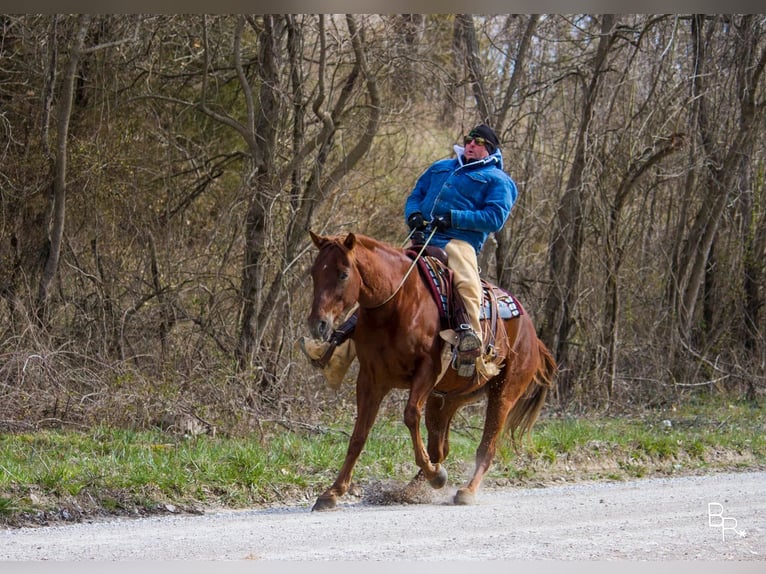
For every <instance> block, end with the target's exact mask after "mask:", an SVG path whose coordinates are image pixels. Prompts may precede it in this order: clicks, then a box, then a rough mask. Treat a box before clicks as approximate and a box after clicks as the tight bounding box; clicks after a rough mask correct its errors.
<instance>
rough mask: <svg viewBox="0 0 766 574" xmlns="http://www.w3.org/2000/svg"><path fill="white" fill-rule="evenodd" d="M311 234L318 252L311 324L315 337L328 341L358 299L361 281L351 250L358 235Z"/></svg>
mask: <svg viewBox="0 0 766 574" xmlns="http://www.w3.org/2000/svg"><path fill="white" fill-rule="evenodd" d="M309 233H310V234H311V240H312V241H313V242H314V245H316V246H317V248H319V254H318V255H317V257H316V259H315V260H314V264H313V265H312V267H311V279H312V280H313V283H314V301H313V303H312V305H311V314H310V315H309V318H308V326H309V331H310V333H311V336H312V337H315V338H316V339H320V340H323V341H326V340H328V339H329V338H330V335H332V332H333V330H334V329H335V328H336V327H337V326H338V325H339V324H340V322H341V321H342V320H343V319H345V317H346V315H347V314H348V312H349V311H350V309H351V308H352V307H353V306H354V305H355V304H356V302H357V299H358V298H359V289H360V286H361V283H362V280H361V276H360V275H359V271H358V270H357V268H356V265H355V262H354V257H353V253H352V251H353V248H354V245H355V243H356V237H355V236H354V234H353V233H349V234H348V235H347V236H346V237H345V238H344V239H341V238H331V237H322V236H319V235H316V234H315V233H314V232H312V231H309Z"/></svg>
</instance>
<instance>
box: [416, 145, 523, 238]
mask: <svg viewBox="0 0 766 574" xmlns="http://www.w3.org/2000/svg"><path fill="white" fill-rule="evenodd" d="M463 152H464V148H463V147H461V146H458V145H456V146H455V153H456V154H457V157H454V158H449V159H442V160H439V161H437V162H435V163H433V164H431V166H430V167H429V168H428V169H427V170H426V171H425V172H424V173H423V175H421V176H420V178H418V181H417V183H416V184H415V188H414V189H413V190H412V192H411V193H410V196H409V197H408V198H407V201H406V203H405V205H404V219H405V221H406V220H407V218H409V216H410V215H412V214H413V213H417V212H420V213H422V214H423V217H424V218H425V220H426V221H431V220H433V218H434V217H436V216H437V215H446V213H447V212H449V213H450V217H451V218H452V227H450V228H449V229H447V230H445V231H437V232H436V234H435V235H434V236H433V239H431V245H435V246H436V247H442V248H443V247H444V246H445V245H447V243H448V242H449V240H450V239H462V240H463V241H467V242H468V243H470V244H471V245H473V247H474V249H475V250H476V253H478V252H479V251H481V248H482V246H483V245H484V242H485V241H486V240H487V236H488V235H489V234H490V233H493V232H495V231H498V230H499V229H501V228H502V227H503V225H504V224H505V220H506V219H508V214H509V213H510V212H511V207H513V204H514V202H515V201H516V196H517V194H518V191H517V190H516V184H515V183H514V181H513V180H512V179H511V178H510V177H509V176H508V174H506V173H505V172H504V171H503V156H502V154H501V153H500V149H497V150H495V153H493V154H491V155H490V156H488V157H486V158H484V159H483V160H480V161H476V162H472V163H468V164H464V163H463ZM430 232H431V229H430V227H429V229H428V230H427V234H428V235H430Z"/></svg>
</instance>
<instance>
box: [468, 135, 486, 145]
mask: <svg viewBox="0 0 766 574" xmlns="http://www.w3.org/2000/svg"><path fill="white" fill-rule="evenodd" d="M471 142H476V145H487V144H488V143H489V141H488V140H486V139H485V138H482V137H472V136H463V145H468V144H469V143H471Z"/></svg>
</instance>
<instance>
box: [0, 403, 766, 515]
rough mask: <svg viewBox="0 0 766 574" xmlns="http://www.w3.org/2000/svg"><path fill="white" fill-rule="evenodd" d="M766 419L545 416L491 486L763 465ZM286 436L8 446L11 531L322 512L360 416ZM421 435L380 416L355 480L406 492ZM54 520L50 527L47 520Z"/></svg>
mask: <svg viewBox="0 0 766 574" xmlns="http://www.w3.org/2000/svg"><path fill="white" fill-rule="evenodd" d="M481 412H482V411H481V409H475V410H469V411H468V414H466V415H461V416H459V417H456V419H455V422H454V424H453V427H452V432H451V435H450V439H451V440H450V454H449V457H448V459H447V461H446V463H445V464H446V467H447V470H448V472H449V474H450V479H451V481H452V482H453V483H454V484H459V483H460V482H462V481H463V480H465V479H467V477H468V476H469V475H470V473H471V471H472V469H473V463H474V456H475V450H476V447H477V445H478V442H479V440H480V438H481V429H482V424H483V420H482V418H481ZM765 424H766V423H765V422H764V410H763V409H761V408H756V407H752V406H750V405H749V404H746V403H722V402H712V401H708V402H698V403H692V404H689V405H686V406H684V407H683V408H677V409H676V410H662V411H647V412H643V413H640V414H634V415H630V416H628V415H625V416H609V417H607V416H602V417H567V416H564V417H560V416H553V415H549V416H544V417H543V418H541V420H540V421H539V422H538V424H537V426H536V427H535V428H534V429H533V432H532V435H531V437H529V438H527V439H526V440H525V442H524V443H523V444H522V446H521V447H520V448H519V449H515V448H514V447H513V446H512V445H511V444H510V442H509V441H505V442H501V443H500V445H499V447H498V452H497V455H496V460H495V464H494V465H493V467H492V469H491V470H490V472H489V473H488V475H487V482H492V481H496V482H498V483H500V484H504V483H508V482H511V483H518V484H526V483H529V482H550V481H558V480H578V479H608V480H621V479H626V478H635V477H642V476H647V475H653V474H668V473H676V472H698V471H700V470H702V471H708V470H711V469H712V470H714V469H724V468H726V469H732V468H733V469H736V468H756V467H757V468H763V467H764V464H765V463H766V439H765V438H764V436H766V428H765ZM294 426H295V428H297V429H298V430H285V428H284V427H282V426H278V425H274V426H273V428H266V429H264V432H263V433H262V434H260V435H259V436H257V437H256V436H253V437H238V438H237V437H235V438H227V437H221V436H218V437H212V436H207V435H201V436H197V437H193V438H187V437H183V436H181V435H176V434H169V433H166V432H162V431H144V432H135V431H129V430H120V429H110V428H101V427H99V428H94V429H92V430H90V431H88V432H73V431H53V430H47V431H40V432H35V433H19V434H3V435H0V524H2V523H5V524H14V523H21V522H24V521H26V522H30V521H35V520H38V521H45V520H50V519H54V518H56V516H57V514H56V513H57V512H58V511H59V510H60V509H61V508H62V507H67V508H70V509H75V510H77V512H75V511H73V510H70V512H69V513H68V514H67V516H69V517H70V518H71V519H77V517H78V516H82V515H85V514H104V513H118V514H126V513H127V514H141V513H150V512H157V511H163V510H164V509H167V508H173V507H175V508H178V509H180V510H193V509H198V508H205V507H214V506H227V507H245V506H254V505H260V504H266V503H272V502H288V501H289V502H296V501H302V502H305V503H307V504H308V503H310V502H312V501H313V499H314V498H315V497H316V496H317V494H319V493H320V492H321V491H322V490H324V489H325V488H327V487H328V486H329V485H330V484H331V483H332V481H333V480H334V478H335V475H336V473H337V471H338V469H339V468H340V465H341V464H342V461H343V458H344V456H345V452H346V448H347V445H348V437H349V434H350V432H351V429H352V427H353V419H352V415H351V413H349V414H347V415H345V416H344V417H341V418H340V419H334V420H333V421H332V423H331V424H328V425H326V426H308V425H305V426H301V425H294ZM416 471H417V468H416V466H415V463H414V457H413V451H412V445H411V442H410V436H409V432H408V431H407V429H406V428H405V426H404V424H403V423H402V422H401V418H400V417H399V416H398V414H397V415H393V416H392V415H390V414H389V415H385V414H384V415H383V416H381V417H380V418H379V420H378V422H377V423H376V425H375V427H374V428H373V431H372V433H371V436H370V439H369V440H368V442H367V445H366V447H365V450H364V451H363V453H362V455H361V457H360V458H359V461H358V463H357V466H356V469H355V474H354V480H355V482H356V483H357V484H361V485H364V484H365V483H368V482H370V481H380V480H396V481H402V482H404V481H407V480H409V479H410V478H412V476H414V474H415V473H416ZM41 517H42V518H41Z"/></svg>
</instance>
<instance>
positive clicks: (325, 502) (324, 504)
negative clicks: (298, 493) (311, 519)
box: [311, 496, 337, 512]
mask: <svg viewBox="0 0 766 574" xmlns="http://www.w3.org/2000/svg"><path fill="white" fill-rule="evenodd" d="M336 500H337V499H336V497H334V496H320V497H319V498H317V501H316V502H315V503H314V506H313V507H312V508H311V512H314V511H315V510H316V511H317V512H322V511H325V510H332V509H333V508H335V503H336Z"/></svg>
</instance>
